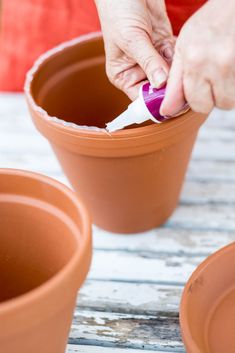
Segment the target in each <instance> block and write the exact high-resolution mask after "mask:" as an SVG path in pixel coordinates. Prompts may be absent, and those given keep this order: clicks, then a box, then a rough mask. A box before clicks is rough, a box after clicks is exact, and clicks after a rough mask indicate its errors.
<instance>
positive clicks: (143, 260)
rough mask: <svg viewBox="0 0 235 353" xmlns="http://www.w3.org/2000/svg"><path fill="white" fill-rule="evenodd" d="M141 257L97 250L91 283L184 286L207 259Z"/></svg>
mask: <svg viewBox="0 0 235 353" xmlns="http://www.w3.org/2000/svg"><path fill="white" fill-rule="evenodd" d="M166 255H167V254H164V253H162V254H161V253H159V254H156V257H153V255H152V254H148V253H146V254H138V253H128V252H118V251H102V250H96V251H95V252H94V254H93V261H92V266H91V270H90V273H89V276H88V278H89V279H95V280H101V281H123V282H134V283H139V282H144V283H156V284H162V283H164V284H172V285H173V284H176V285H184V283H185V282H186V280H187V279H188V278H189V276H190V275H191V273H192V272H193V271H194V269H195V268H196V266H198V264H199V263H200V262H202V261H203V260H204V256H193V257H192V256H187V255H184V256H183V255H182V256H178V255H171V254H170V253H169V254H168V256H166Z"/></svg>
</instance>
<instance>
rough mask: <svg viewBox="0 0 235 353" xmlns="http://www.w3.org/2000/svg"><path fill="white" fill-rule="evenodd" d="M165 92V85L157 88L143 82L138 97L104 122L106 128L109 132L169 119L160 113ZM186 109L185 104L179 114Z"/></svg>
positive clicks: (187, 108) (187, 107)
mask: <svg viewBox="0 0 235 353" xmlns="http://www.w3.org/2000/svg"><path fill="white" fill-rule="evenodd" d="M165 92H166V88H165V87H163V88H160V89H157V88H154V87H152V86H151V84H150V83H149V82H147V83H145V84H144V85H143V86H141V87H140V91H139V97H138V98H137V99H136V100H135V101H134V102H132V103H131V104H130V105H129V106H128V108H127V110H125V111H124V112H123V113H121V114H120V115H119V116H118V117H117V118H116V119H114V120H113V121H111V122H110V123H108V124H106V129H107V130H108V131H109V132H114V131H117V130H121V129H123V128H124V127H126V126H129V125H132V124H141V123H143V122H145V121H147V120H152V121H153V122H155V123H162V122H164V121H166V120H168V119H170V118H169V117H165V116H162V115H161V114H160V107H161V104H162V101H163V99H164V96H165ZM188 110H189V106H188V105H187V104H186V105H185V109H184V111H182V112H181V114H183V113H185V112H186V111H188ZM181 114H180V115H181Z"/></svg>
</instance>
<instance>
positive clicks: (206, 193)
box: [181, 165, 235, 205]
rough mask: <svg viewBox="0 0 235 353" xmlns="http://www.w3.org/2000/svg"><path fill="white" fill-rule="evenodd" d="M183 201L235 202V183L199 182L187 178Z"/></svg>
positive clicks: (187, 202)
mask: <svg viewBox="0 0 235 353" xmlns="http://www.w3.org/2000/svg"><path fill="white" fill-rule="evenodd" d="M234 166H235V165H234ZM234 169H235V168H234ZM181 203H184V204H187V205H191V204H225V205H229V204H231V205H234V203H235V183H227V182H220V183H218V182H213V181H208V182H205V183H198V182H196V181H190V180H187V182H186V183H185V184H184V187H183V192H182V195H181Z"/></svg>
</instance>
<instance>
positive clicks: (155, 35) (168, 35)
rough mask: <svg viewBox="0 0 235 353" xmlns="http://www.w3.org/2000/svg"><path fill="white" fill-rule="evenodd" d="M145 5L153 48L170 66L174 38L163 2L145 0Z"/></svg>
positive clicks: (161, 0)
mask: <svg viewBox="0 0 235 353" xmlns="http://www.w3.org/2000/svg"><path fill="white" fill-rule="evenodd" d="M147 5H148V10H149V16H150V18H151V22H152V30H153V32H152V42H153V46H154V47H155V49H157V51H158V53H159V54H160V55H161V56H162V57H163V59H164V60H166V61H167V62H168V63H169V64H171V61H172V59H173V55H174V47H175V38H174V36H173V31H172V27H171V23H170V20H169V17H168V15H167V11H166V6H165V1H163V0H147Z"/></svg>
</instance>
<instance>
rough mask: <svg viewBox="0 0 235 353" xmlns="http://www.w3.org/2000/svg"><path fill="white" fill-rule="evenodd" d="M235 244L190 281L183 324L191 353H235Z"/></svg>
mask: <svg viewBox="0 0 235 353" xmlns="http://www.w3.org/2000/svg"><path fill="white" fill-rule="evenodd" d="M234 268H235V243H232V244H231V245H229V246H227V247H225V248H223V249H221V250H220V251H218V252H216V253H215V254H213V255H211V256H209V257H208V258H207V259H206V260H205V261H204V262H203V263H202V264H201V265H200V266H199V267H198V268H197V269H196V271H195V272H194V273H193V275H192V276H191V278H190V279H189V281H188V283H187V285H186V287H185V289H184V292H183V295H182V300H181V306H180V324H181V332H182V336H183V341H184V343H185V346H186V350H187V353H234V352H235V335H234V317H235V280H234Z"/></svg>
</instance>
